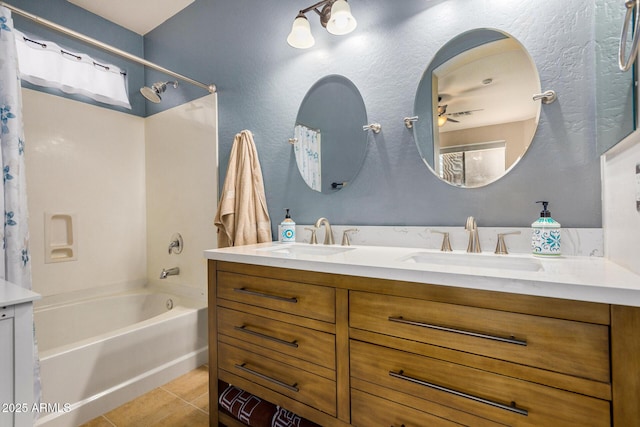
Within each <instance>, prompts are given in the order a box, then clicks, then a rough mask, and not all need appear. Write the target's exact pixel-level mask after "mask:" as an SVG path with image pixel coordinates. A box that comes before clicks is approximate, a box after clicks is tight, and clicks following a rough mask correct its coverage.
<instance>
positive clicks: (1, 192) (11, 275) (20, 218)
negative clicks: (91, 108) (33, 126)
mask: <svg viewBox="0 0 640 427" xmlns="http://www.w3.org/2000/svg"><path fill="white" fill-rule="evenodd" d="M0 160H1V161H2V163H1V165H2V175H3V185H2V188H1V189H0V203H1V204H2V205H3V206H4V228H3V229H2V231H1V234H2V248H1V250H0V278H2V279H5V280H7V281H9V282H11V283H14V284H16V285H18V286H22V287H23V288H26V289H31V263H30V253H29V227H28V224H27V217H28V214H27V190H26V185H25V184H26V178H25V169H24V133H23V127H22V94H21V92H20V77H19V72H18V61H17V53H16V43H15V36H14V32H13V20H12V19H11V12H10V11H9V10H8V9H6V8H4V7H0ZM34 343H35V334H34ZM34 346H35V344H34ZM33 366H34V379H35V381H34V392H35V394H34V397H35V399H36V402H39V401H40V395H41V393H40V375H39V363H38V352H37V347H34V363H33Z"/></svg>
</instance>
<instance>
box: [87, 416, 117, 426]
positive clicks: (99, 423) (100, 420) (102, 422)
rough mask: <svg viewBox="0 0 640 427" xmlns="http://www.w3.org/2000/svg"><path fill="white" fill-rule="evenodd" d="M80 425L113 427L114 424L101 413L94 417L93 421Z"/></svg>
mask: <svg viewBox="0 0 640 427" xmlns="http://www.w3.org/2000/svg"><path fill="white" fill-rule="evenodd" d="M80 427H113V424H111V423H110V422H109V420H107V419H106V418H105V417H103V416H102V415H100V416H99V417H98V418H94V419H92V420H91V421H88V422H86V423H84V424H82V425H81V426H80Z"/></svg>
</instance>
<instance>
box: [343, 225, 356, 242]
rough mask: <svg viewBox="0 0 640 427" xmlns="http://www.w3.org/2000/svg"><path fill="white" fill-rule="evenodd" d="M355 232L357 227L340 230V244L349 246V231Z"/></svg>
mask: <svg viewBox="0 0 640 427" xmlns="http://www.w3.org/2000/svg"><path fill="white" fill-rule="evenodd" d="M354 231H355V232H357V231H358V229H357V228H348V229H346V230H344V231H343V232H342V246H351V241H350V240H349V233H351V232H354Z"/></svg>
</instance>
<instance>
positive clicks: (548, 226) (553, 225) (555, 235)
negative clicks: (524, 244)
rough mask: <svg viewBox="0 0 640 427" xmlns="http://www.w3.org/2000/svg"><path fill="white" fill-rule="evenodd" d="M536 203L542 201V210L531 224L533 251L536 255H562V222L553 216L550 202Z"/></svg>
mask: <svg viewBox="0 0 640 427" xmlns="http://www.w3.org/2000/svg"><path fill="white" fill-rule="evenodd" d="M536 203H542V212H540V218H538V220H537V221H536V222H534V223H533V224H531V229H532V230H531V251H532V253H533V254H534V255H536V256H560V255H561V252H560V223H558V222H557V221H556V220H554V219H553V218H551V212H549V210H548V209H547V206H549V202H546V201H540V202H536Z"/></svg>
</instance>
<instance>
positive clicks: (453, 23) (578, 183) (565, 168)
mask: <svg viewBox="0 0 640 427" xmlns="http://www.w3.org/2000/svg"><path fill="white" fill-rule="evenodd" d="M292 3H293V2H283V1H279V0H267V1H260V2H256V1H253V0H235V1H233V2H229V1H224V0H196V2H195V3H194V4H192V5H191V6H189V7H188V8H187V9H185V10H184V11H183V12H182V13H180V14H179V15H177V16H175V17H174V18H173V19H171V20H169V21H168V22H166V23H165V24H163V25H162V26H160V27H159V28H157V29H156V30H154V31H152V32H151V33H149V34H148V35H147V36H146V37H145V53H146V55H147V58H148V59H150V60H152V61H156V62H160V63H163V64H164V65H166V66H168V67H169V68H172V69H175V70H176V71H178V72H182V73H184V74H187V75H190V76H192V77H194V78H199V79H201V80H204V81H212V82H214V83H215V84H216V85H217V86H218V88H219V98H218V102H219V123H220V132H219V136H220V172H221V175H220V176H221V180H222V179H223V177H224V174H225V172H226V163H227V160H228V155H229V151H230V146H231V143H232V141H233V136H234V134H235V133H237V132H239V131H240V130H242V129H250V130H251V131H253V132H254V135H255V140H256V144H257V146H258V152H259V156H260V161H261V165H262V170H263V174H264V177H265V187H266V192H267V202H268V205H269V208H270V213H271V215H272V222H274V224H275V223H277V222H279V221H280V220H281V218H280V217H281V216H282V212H283V211H282V209H283V208H285V207H289V208H291V209H292V210H291V212H292V216H293V218H294V219H295V220H296V221H297V222H298V223H311V222H313V221H315V219H317V218H318V217H320V216H326V217H328V218H329V219H330V220H331V221H332V223H336V224H365V225H452V226H462V225H463V224H464V222H465V218H466V217H467V216H468V215H474V216H475V217H476V218H477V220H478V224H479V225H480V226H528V225H529V224H530V223H531V222H532V221H533V220H535V219H536V217H537V215H538V210H539V209H538V207H537V206H536V205H535V204H534V202H535V201H536V200H541V199H543V200H549V201H551V206H550V209H551V211H552V213H553V216H554V218H556V219H557V220H558V221H559V222H560V223H562V224H563V225H564V226H568V227H600V226H601V225H602V224H601V223H602V220H601V201H600V167H599V156H598V154H597V152H596V129H595V124H594V123H595V119H596V111H595V96H596V94H595V88H594V80H595V50H594V34H595V31H594V21H595V17H594V14H595V5H594V3H593V2H584V1H583V0H563V1H561V2H551V1H545V2H512V1H507V0H502V1H500V0H493V1H489V0H448V1H435V0H433V1H425V0H403V1H402V2H401V3H399V2H390V1H380V0H352V1H351V2H350V4H351V8H352V12H353V13H354V15H355V16H356V18H357V19H358V28H357V29H356V31H355V32H354V33H352V34H351V35H350V36H346V37H344V36H343V37H336V36H332V35H330V34H328V33H326V32H325V31H323V30H322V29H321V28H320V25H319V22H318V19H317V18H316V17H315V15H313V14H309V19H310V22H311V26H312V31H313V33H314V36H315V38H316V45H315V46H314V47H313V48H311V49H309V50H304V51H302V50H296V49H293V48H291V47H290V46H288V45H287V43H286V41H285V39H286V37H287V34H288V32H289V30H290V27H291V23H292V21H293V19H294V18H295V15H296V12H297V9H298V8H303V7H306V6H307V4H306V3H309V4H311V3H312V2H295V4H292ZM480 27H489V28H497V29H500V30H503V31H506V32H508V33H510V34H511V35H512V36H514V37H515V38H517V39H518V40H519V41H520V42H521V43H522V44H523V45H524V46H525V47H526V48H527V49H528V51H529V52H530V54H531V56H532V57H533V60H534V61H535V63H536V64H537V67H538V71H539V73H540V78H541V84H542V88H543V90H546V89H554V90H555V91H556V92H557V93H558V95H559V99H558V101H557V102H556V103H554V104H552V105H548V106H544V107H543V108H542V112H541V117H540V125H539V127H538V131H537V133H536V136H535V139H534V142H533V144H532V145H531V148H530V150H529V152H528V153H527V154H526V155H525V157H524V158H523V160H522V161H521V162H520V163H519V164H518V165H517V166H516V168H515V169H514V170H513V171H512V172H511V173H510V174H509V175H508V176H506V177H505V178H503V179H501V180H499V181H497V182H495V183H493V184H490V185H488V186H486V187H484V188H480V189H459V188H454V187H451V186H449V185H448V184H445V183H442V182H441V181H439V180H438V179H437V178H436V177H435V176H434V175H432V174H431V172H430V171H429V170H428V169H427V168H426V167H425V166H424V164H423V163H422V160H420V157H419V155H418V152H417V149H416V147H415V144H414V141H413V139H412V135H411V133H410V132H409V131H407V129H406V128H405V127H404V126H403V123H402V118H403V117H405V116H407V115H411V113H412V111H413V100H414V95H415V91H416V88H417V86H418V82H419V81H420V78H421V76H422V73H423V72H424V70H425V68H426V67H427V65H428V64H429V62H430V61H431V59H432V58H433V56H434V55H435V53H436V52H437V51H438V49H439V48H440V47H441V46H442V45H444V44H445V43H446V42H447V41H448V40H450V39H451V38H453V37H454V36H456V35H457V34H459V33H461V32H464V31H468V30H470V29H473V28H480ZM333 73H336V74H342V75H344V76H346V77H347V78H349V79H350V80H352V81H353V82H354V83H355V84H356V86H357V87H358V88H359V89H360V91H361V93H362V96H363V98H364V101H365V104H366V106H367V111H368V117H369V121H377V122H380V123H381V124H382V126H383V131H382V133H381V134H379V135H377V136H370V137H369V141H370V147H369V151H368V154H367V157H366V159H365V163H364V165H363V168H362V170H361V172H360V174H359V176H358V177H357V178H356V179H355V180H354V181H353V182H352V183H351V185H350V186H348V187H345V188H344V189H343V190H341V191H339V192H337V193H335V194H331V195H323V194H318V193H316V192H313V191H311V190H310V189H308V188H306V186H305V184H304V182H303V180H302V178H300V176H299V173H298V171H297V169H296V165H295V159H294V157H293V155H292V149H291V147H290V146H289V144H287V139H288V138H289V137H291V136H292V132H293V126H294V122H295V118H296V113H297V109H298V106H299V105H300V102H301V101H302V99H303V97H304V95H305V93H306V91H307V90H308V89H309V88H310V87H311V86H312V85H313V83H314V82H315V81H316V80H318V79H319V78H320V77H322V76H324V75H327V74H333ZM194 96H195V95H194ZM168 106H169V105H168V104H163V105H161V108H166V107H168Z"/></svg>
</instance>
